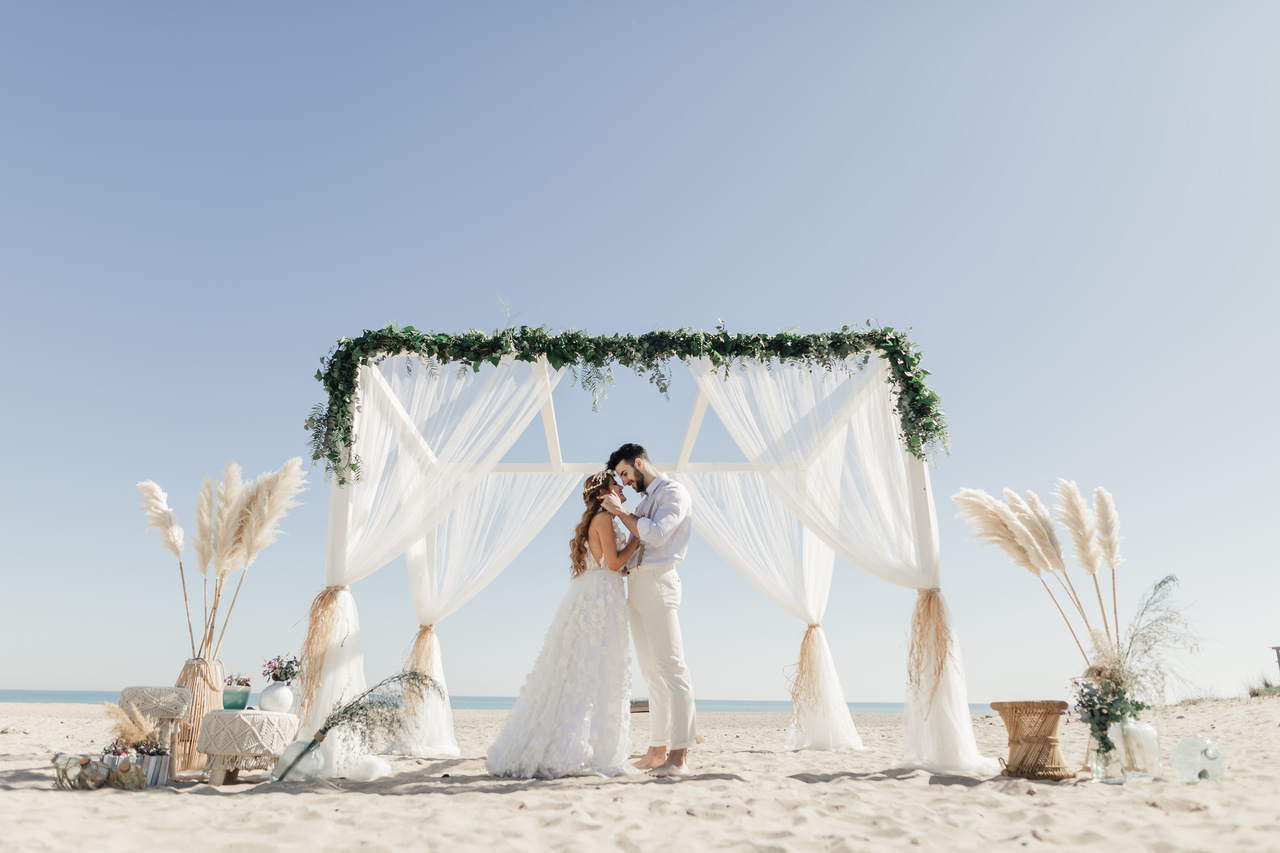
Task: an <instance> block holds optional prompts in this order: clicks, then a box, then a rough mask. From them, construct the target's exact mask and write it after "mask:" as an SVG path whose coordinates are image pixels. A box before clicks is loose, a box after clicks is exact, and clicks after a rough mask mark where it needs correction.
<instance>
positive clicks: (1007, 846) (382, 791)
mask: <svg viewBox="0 0 1280 853" xmlns="http://www.w3.org/2000/svg"><path fill="white" fill-rule="evenodd" d="M505 716H506V712H505V711H457V712H455V721H456V727H457V736H458V742H459V746H460V747H461V749H462V757H461V758H457V759H448V760H432V759H414V758H395V759H393V760H392V775H391V776H390V777H388V778H385V779H381V780H378V781H376V782H367V783H366V782H351V781H346V780H325V781H315V782H310V783H296V784H295V783H287V784H278V785H272V784H267V783H266V782H265V780H266V776H265V774H263V773H250V774H246V775H243V776H242V780H241V781H240V782H239V783H238V784H234V785H224V786H221V787H216V788H215V787H213V786H211V785H208V784H204V783H201V782H196V781H183V782H180V783H179V784H178V785H177V786H176V787H171V788H154V789H150V790H147V791H141V792H125V791H116V790H110V789H106V790H99V791H59V790H55V789H54V787H53V769H52V766H51V764H50V761H49V759H50V757H51V755H52V754H53V753H54V752H74V753H94V752H99V751H100V750H101V748H102V746H103V744H105V743H106V742H107V740H108V735H107V731H108V724H107V717H106V714H105V712H104V709H103V708H102V707H100V706H93V705H23V704H0V730H4V731H3V733H0V850H3V851H6V853H7V851H24V853H25V851H45V850H49V851H67V850H74V849H83V850H94V851H100V850H101V851H114V850H121V851H123V850H133V849H153V850H162V851H168V850H174V851H179V850H181V851H188V850H224V849H231V845H237V846H241V847H242V849H246V850H259V851H267V850H285V851H294V850H297V851H319V850H368V851H383V850H448V851H456V850H522V851H537V850H572V851H579V850H580V851H595V850H622V851H650V850H761V851H810V850H831V851H845V850H849V851H853V850H859V851H860V850H936V851H953V850H956V851H958V850H1036V849H1042V848H1043V849H1048V848H1063V847H1066V848H1078V849H1087V850H1110V851H1120V850H1125V851H1127V850H1151V851H1175V850H1204V851H1224V850H1276V851H1280V700H1277V699H1249V700H1245V699H1240V700H1212V701H1206V702H1203V703H1200V704H1196V705H1191V706H1180V707H1171V708H1166V709H1157V710H1155V711H1151V712H1148V713H1147V714H1146V715H1145V717H1146V718H1147V719H1149V720H1150V721H1152V722H1153V723H1154V724H1155V725H1156V727H1157V728H1158V729H1159V732H1160V738H1161V748H1162V750H1163V751H1164V753H1165V756H1166V763H1165V773H1166V779H1164V780H1163V781H1132V780H1131V781H1130V782H1129V783H1127V784H1125V785H1121V786H1112V785H1103V784H1100V783H1095V782H1091V781H1088V780H1087V779H1086V777H1084V776H1081V777H1080V778H1079V779H1077V780H1073V781H1067V782H1029V781H1025V780H1018V779H1008V778H1003V777H994V778H987V779H971V778H967V777H960V776H947V775H935V774H931V773H927V772H924V771H919V770H917V771H896V770H891V769H889V768H890V765H891V764H892V763H893V761H894V759H896V758H897V757H898V754H899V751H900V748H901V744H902V729H901V723H900V719H899V717H897V716H889V715H855V722H856V723H857V726H858V730H859V732H860V733H861V734H862V737H863V740H864V741H865V742H866V745H867V746H868V747H869V749H868V750H867V751H865V752H838V753H827V752H787V751H786V750H785V749H783V737H784V732H785V728H786V725H787V716H786V715H785V714H768V713H703V714H699V715H698V725H699V729H700V730H701V732H702V734H703V736H704V739H705V742H704V743H702V744H700V745H699V746H698V747H697V748H696V749H694V750H693V751H692V753H691V754H692V763H693V766H694V768H695V775H693V776H692V777H689V778H686V779H680V780H670V779H652V778H649V777H646V776H631V777H626V778H623V779H616V780H608V779H598V778H576V779H561V780H555V781H519V780H509V779H495V778H493V777H489V776H486V775H485V772H484V754H485V750H486V749H487V748H488V746H489V744H490V742H491V741H492V740H493V738H494V736H495V735H496V733H497V730H498V727H499V726H500V725H501V723H502V720H503V719H504V718H505ZM633 721H634V725H633V729H632V741H633V747H634V749H635V750H636V751H637V752H640V751H641V750H642V747H643V746H644V745H645V743H646V737H647V732H648V728H647V727H648V716H647V715H645V714H636V715H633ZM974 731H975V733H976V735H977V738H978V744H979V746H980V748H981V749H982V751H983V753H984V754H986V755H989V756H999V757H1004V756H1005V755H1006V747H1007V741H1006V733H1005V729H1004V725H1003V724H1002V723H1001V721H1000V719H999V717H997V716H978V717H974ZM1197 732H1200V733H1204V734H1207V735H1209V736H1210V737H1212V738H1213V739H1214V740H1215V741H1216V742H1217V743H1218V745H1219V746H1220V747H1221V748H1222V750H1223V752H1224V754H1225V755H1226V758H1227V772H1226V775H1225V777H1224V778H1223V779H1222V780H1221V781H1220V782H1217V783H1208V782H1206V783H1200V784H1197V785H1187V784H1182V783H1179V782H1177V781H1175V780H1174V779H1173V778H1172V772H1171V770H1170V769H1169V767H1168V762H1167V756H1168V752H1169V749H1170V748H1171V747H1172V746H1173V745H1174V744H1175V743H1176V742H1177V740H1178V739H1179V738H1181V737H1183V736H1184V735H1187V734H1193V733H1197ZM1061 736H1062V748H1063V753H1064V755H1065V756H1066V758H1067V761H1068V763H1070V764H1072V765H1075V764H1083V761H1084V758H1085V752H1086V749H1087V729H1086V728H1085V727H1084V726H1083V725H1082V724H1081V723H1079V722H1078V721H1073V720H1071V719H1069V718H1068V717H1063V726H1062V729H1061ZM193 779H194V777H193Z"/></svg>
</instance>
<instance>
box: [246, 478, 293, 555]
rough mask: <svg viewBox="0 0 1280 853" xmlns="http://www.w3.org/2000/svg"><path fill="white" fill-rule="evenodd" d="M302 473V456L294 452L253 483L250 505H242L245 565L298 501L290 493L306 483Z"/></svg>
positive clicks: (268, 541) (276, 531) (271, 539)
mask: <svg viewBox="0 0 1280 853" xmlns="http://www.w3.org/2000/svg"><path fill="white" fill-rule="evenodd" d="M306 482H307V479H306V476H305V475H304V474H303V472H302V457H300V456H295V457H293V458H292V459H290V460H289V461H288V462H286V463H284V465H283V466H282V467H281V468H280V470H278V471H274V472H271V473H268V474H263V475H262V476H261V477H259V478H258V482H257V484H256V485H255V486H254V497H253V500H252V503H251V505H248V506H246V524H245V533H244V549H245V567H246V568H247V567H249V566H251V565H253V561H254V560H256V559H257V558H258V554H260V553H261V552H262V549H263V548H266V547H267V546H268V545H270V544H271V543H272V542H275V541H276V539H277V538H279V536H280V532H279V528H278V525H279V523H280V519H282V518H284V517H285V515H286V513H288V511H289V510H290V509H292V508H293V507H295V506H298V502H297V501H295V500H293V497H294V496H295V495H296V494H298V492H300V491H302V487H303V486H304V485H305V484H306Z"/></svg>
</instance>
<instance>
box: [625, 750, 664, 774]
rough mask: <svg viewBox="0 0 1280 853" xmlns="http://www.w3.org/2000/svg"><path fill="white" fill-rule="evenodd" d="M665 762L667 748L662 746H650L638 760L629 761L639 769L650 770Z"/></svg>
mask: <svg viewBox="0 0 1280 853" xmlns="http://www.w3.org/2000/svg"><path fill="white" fill-rule="evenodd" d="M666 763H667V749H666V747H663V746H651V747H649V751H648V752H646V753H645V754H644V757H643V758H641V759H640V760H639V761H633V762H631V766H632V767H638V768H639V769H641V770H652V769H653V768H655V767H661V766H662V765H663V764H666Z"/></svg>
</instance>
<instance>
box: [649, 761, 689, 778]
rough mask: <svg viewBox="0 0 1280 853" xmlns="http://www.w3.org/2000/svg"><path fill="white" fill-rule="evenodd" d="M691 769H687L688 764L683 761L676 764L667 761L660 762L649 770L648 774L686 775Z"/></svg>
mask: <svg viewBox="0 0 1280 853" xmlns="http://www.w3.org/2000/svg"><path fill="white" fill-rule="evenodd" d="M692 772H693V771H692V770H690V769H689V765H688V764H686V763H685V762H683V761H682V762H680V763H679V764H676V763H674V762H671V761H668V762H665V763H664V764H660V765H658V766H657V767H655V768H653V769H652V770H650V771H649V775H650V776H688V775H689V774H690V773H692Z"/></svg>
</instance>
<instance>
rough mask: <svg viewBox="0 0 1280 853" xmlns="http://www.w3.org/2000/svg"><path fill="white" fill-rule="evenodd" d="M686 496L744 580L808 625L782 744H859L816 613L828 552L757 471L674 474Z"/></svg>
mask: <svg viewBox="0 0 1280 853" xmlns="http://www.w3.org/2000/svg"><path fill="white" fill-rule="evenodd" d="M671 476H673V477H675V478H676V479H677V480H679V481H680V482H681V483H683V484H684V485H685V486H686V487H687V488H688V489H689V493H690V495H691V496H692V497H693V508H694V511H693V524H694V527H696V528H697V530H698V532H699V533H701V534H702V535H703V536H704V537H705V538H706V540H707V541H708V542H710V543H711V546H712V547H713V548H715V549H716V551H717V552H719V554H720V556H722V557H724V558H725V560H727V561H728V562H729V565H731V566H733V567H734V569H736V570H737V571H738V573H739V574H741V575H742V576H743V577H745V578H746V579H747V580H748V581H750V582H751V585H752V586H754V587H755V588H756V589H758V590H760V591H761V592H762V593H764V594H765V595H766V596H768V597H769V599H770V600H771V601H773V602H774V603H775V604H777V605H779V606H780V607H782V608H783V609H784V610H786V611H787V612H788V613H790V614H791V615H792V616H795V617H796V618H797V619H800V620H801V621H802V622H804V624H805V625H806V626H807V629H806V631H805V637H804V641H803V643H802V646H801V656H800V662H799V663H798V664H797V670H798V671H797V673H796V688H797V689H796V690H795V691H793V709H792V710H793V713H792V719H791V725H790V727H789V728H788V730H787V739H786V747H787V749H861V748H862V739H861V738H860V737H858V731H857V729H856V728H855V727H854V725H853V718H852V717H851V716H850V715H849V706H848V705H847V704H845V699H844V691H843V690H842V689H841V688H840V678H839V676H838V675H837V674H836V667H835V662H834V661H833V660H832V659H831V649H830V647H829V646H828V645H827V637H826V634H825V633H824V632H823V630H822V615H823V613H824V612H826V609H827V598H828V595H829V594H830V592H831V571H832V568H833V567H834V565H835V552H834V551H832V550H831V547H830V546H829V545H827V544H826V543H825V542H823V541H822V540H821V539H819V538H818V537H817V536H815V535H814V534H813V533H812V532H811V531H809V530H807V529H805V527H804V525H803V524H801V523H800V520H799V519H798V518H796V516H795V514H794V513H792V512H791V511H789V510H788V509H787V508H786V506H784V505H783V503H782V501H781V499H779V498H778V496H777V495H776V494H775V493H774V492H773V490H772V489H770V487H769V486H768V484H767V483H765V481H764V479H763V478H762V477H761V476H760V475H759V474H729V473H705V474H704V473H699V474H690V473H675V474H672V475H671Z"/></svg>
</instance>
